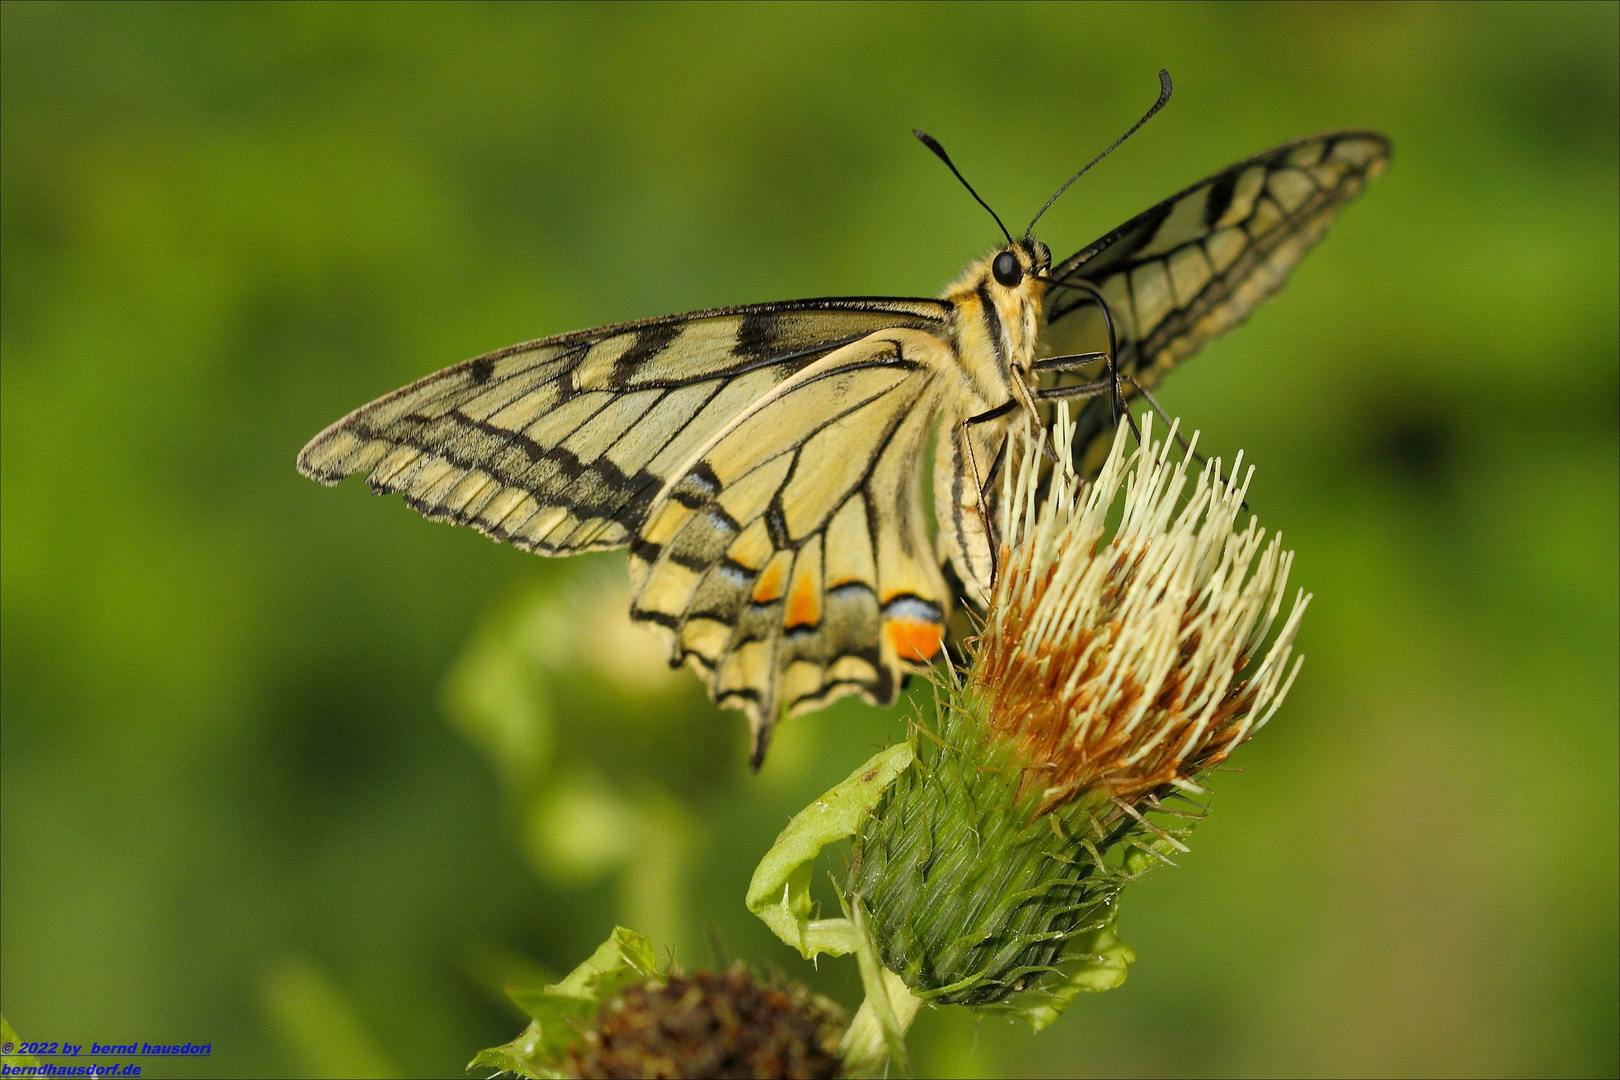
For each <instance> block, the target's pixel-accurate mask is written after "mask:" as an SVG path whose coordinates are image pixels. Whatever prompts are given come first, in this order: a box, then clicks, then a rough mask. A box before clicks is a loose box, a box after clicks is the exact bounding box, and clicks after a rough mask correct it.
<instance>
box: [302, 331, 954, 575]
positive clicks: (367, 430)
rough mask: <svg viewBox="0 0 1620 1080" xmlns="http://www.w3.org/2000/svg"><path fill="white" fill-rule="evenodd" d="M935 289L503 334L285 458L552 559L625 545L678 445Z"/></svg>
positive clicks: (703, 435) (689, 448)
mask: <svg viewBox="0 0 1620 1080" xmlns="http://www.w3.org/2000/svg"><path fill="white" fill-rule="evenodd" d="M943 313H944V305H942V304H941V303H939V302H938V301H935V300H899V299H894V300H887V299H885V300H869V299H851V300H805V301H797V302H790V303H783V304H764V305H755V306H751V307H741V308H730V309H722V310H717V311H706V312H698V313H695V314H691V315H678V316H671V317H667V318H662V319H651V320H647V321H644V322H638V323H626V324H623V325H619V326H611V327H604V328H600V329H596V330H587V331H582V332H579V333H573V334H563V335H560V336H558V337H553V338H546V339H543V340H540V341H534V342H529V343H527V344H524V345H515V346H512V347H511V348H508V349H502V350H501V351H499V352H495V353H490V354H489V355H487V356H481V357H478V358H477V359H474V360H469V361H467V362H466V363H463V364H458V365H457V366H455V367H452V368H447V369H446V370H444V371H441V372H439V373H437V374H435V375H429V376H428V377H427V378H425V379H422V380H420V381H419V382H416V383H413V384H412V385H410V386H407V387H405V388H404V389H402V390H399V391H396V392H395V393H393V394H389V395H388V396H387V397H384V398H381V399H379V400H377V401H375V402H373V403H371V404H370V405H366V406H364V407H362V408H360V409H357V410H356V411H355V412H353V413H351V414H349V415H348V416H346V417H344V418H343V419H342V420H339V421H338V422H337V423H336V424H333V425H332V426H331V427H329V428H327V429H326V430H325V431H323V432H322V433H321V434H319V435H317V436H316V437H315V438H314V439H313V440H311V442H310V443H309V445H308V446H306V447H305V448H304V450H303V452H302V453H301V454H300V455H299V458H298V467H299V469H300V470H301V471H302V472H303V473H304V474H305V475H307V476H310V477H313V478H314V479H317V480H320V481H321V482H323V483H328V484H333V483H336V482H338V481H339V480H341V479H343V478H344V477H345V476H351V475H354V474H357V473H366V474H368V480H369V482H370V484H371V486H372V488H373V489H375V490H376V491H378V492H380V493H387V492H395V491H397V492H401V493H402V494H403V495H404V496H405V499H406V501H407V502H408V503H409V504H410V505H411V507H412V508H413V509H415V510H416V511H417V512H418V513H421V514H423V515H424V516H426V517H429V518H433V519H435V520H443V521H451V522H454V523H456V524H465V525H471V526H473V527H474V528H477V529H479V530H480V531H481V532H484V533H486V534H488V535H490V536H492V537H494V538H495V539H497V540H504V541H508V542H510V543H513V544H515V545H517V546H518V547H522V548H525V549H528V550H532V551H538V552H540V553H542V554H547V555H556V554H567V553H571V552H576V551H589V550H595V549H600V548H612V547H620V546H622V545H624V544H626V543H628V542H629V541H630V539H631V537H632V536H633V535H634V534H635V531H636V529H637V528H638V527H639V526H640V525H641V522H642V521H643V520H644V518H645V516H646V514H647V512H648V510H649V509H650V508H651V505H652V500H653V497H654V496H655V495H656V494H657V493H658V492H659V491H660V490H661V489H662V488H663V487H664V485H665V483H666V482H667V481H668V480H669V479H670V475H671V473H672V472H673V471H674V470H675V469H676V468H677V467H679V466H680V465H683V464H685V463H686V461H687V459H688V458H689V457H690V456H691V453H692V452H693V451H694V450H695V449H696V448H697V447H699V446H700V445H702V444H703V443H704V441H705V440H707V439H708V438H709V437H710V436H712V435H713V434H714V433H715V432H716V431H718V430H719V429H720V428H721V426H722V425H724V424H725V423H726V422H728V421H730V420H731V419H733V418H734V417H735V416H736V415H737V414H738V413H739V412H740V411H742V410H743V409H744V408H746V407H747V406H748V405H749V404H751V403H752V402H754V401H756V400H757V399H758V398H760V397H761V396H763V395H764V394H766V393H768V392H769V391H770V390H771V389H772V388H773V387H775V386H777V385H778V384H780V383H781V382H782V381H783V380H784V379H786V378H788V377H789V376H790V375H792V374H793V373H794V372H796V371H798V370H800V369H802V368H803V367H805V366H806V365H808V364H810V363H812V362H814V361H815V360H816V359H817V358H819V357H821V356H825V355H826V354H827V353H829V352H831V351H832V350H834V349H838V348H840V347H842V346H844V345H847V344H849V343H850V342H852V341H857V340H859V339H860V338H862V337H865V336H866V335H868V334H870V333H872V332H873V331H874V330H878V329H882V328H890V327H901V328H904V327H933V326H937V325H938V324H939V320H940V318H941V317H942V315H943Z"/></svg>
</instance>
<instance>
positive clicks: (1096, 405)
mask: <svg viewBox="0 0 1620 1080" xmlns="http://www.w3.org/2000/svg"><path fill="white" fill-rule="evenodd" d="M1388 158H1389V143H1388V141H1387V140H1386V139H1384V138H1383V136H1381V135H1375V134H1372V133H1371V132H1363V131H1349V132H1336V133H1332V134H1327V135H1317V136H1313V137H1311V138H1308V139H1300V140H1298V141H1297V142H1292V143H1288V144H1286V145H1284V146H1279V147H1276V148H1275V149H1272V150H1268V151H1266V152H1265V153H1263V154H1258V155H1256V156H1255V157H1252V158H1249V159H1248V160H1246V161H1241V162H1238V163H1237V164H1236V165H1233V166H1232V167H1231V168H1229V169H1225V170H1223V171H1222V172H1219V173H1216V174H1215V175H1214V176H1211V177H1209V178H1208V179H1206V180H1204V181H1202V182H1200V183H1197V184H1194V185H1193V186H1192V187H1189V188H1187V189H1186V190H1185V191H1182V192H1181V193H1180V194H1178V195H1174V196H1172V197H1171V198H1168V199H1166V200H1165V201H1164V202H1161V203H1159V204H1158V205H1157V206H1155V207H1153V208H1152V209H1151V210H1148V211H1146V212H1144V213H1142V214H1138V215H1137V216H1136V217H1134V218H1132V219H1131V220H1130V221H1128V222H1126V223H1125V224H1124V225H1121V226H1120V227H1119V228H1117V229H1115V230H1114V231H1113V232H1110V233H1109V234H1108V235H1106V236H1104V237H1103V238H1102V239H1100V240H1098V241H1096V242H1095V243H1093V244H1090V245H1088V246H1087V247H1085V248H1082V249H1081V250H1080V251H1079V252H1077V253H1075V254H1074V255H1073V256H1071V257H1070V258H1068V259H1066V260H1064V261H1063V262H1062V263H1060V264H1058V265H1057V266H1055V267H1053V269H1052V278H1053V279H1054V284H1053V286H1052V288H1051V289H1050V290H1049V291H1048V293H1047V296H1046V303H1045V309H1044V316H1045V320H1046V325H1045V328H1044V331H1043V333H1042V345H1043V348H1042V352H1043V353H1045V354H1046V355H1051V356H1063V355H1072V354H1076V353H1086V352H1102V351H1105V350H1106V349H1107V348H1108V334H1107V327H1106V325H1105V323H1104V319H1103V314H1102V311H1101V309H1100V307H1099V306H1098V305H1097V304H1096V303H1095V302H1094V300H1093V299H1092V293H1091V291H1090V289H1095V290H1096V291H1097V292H1098V293H1100V294H1101V295H1102V297H1103V299H1104V300H1105V301H1106V302H1107V303H1108V306H1109V310H1110V312H1111V313H1112V315H1113V318H1114V324H1115V330H1116V333H1117V335H1118V345H1119V356H1118V362H1119V367H1120V370H1121V371H1122V372H1123V373H1124V374H1126V375H1130V376H1132V377H1134V378H1135V379H1136V380H1137V381H1139V382H1140V383H1141V384H1142V385H1143V386H1146V387H1147V388H1149V389H1152V388H1153V387H1154V386H1155V385H1157V383H1158V382H1159V381H1160V380H1161V379H1163V377H1164V376H1165V374H1166V373H1167V372H1168V371H1170V369H1171V368H1173V367H1174V366H1175V365H1176V364H1178V363H1180V362H1181V361H1182V360H1185V359H1186V358H1187V357H1189V356H1191V355H1192V354H1193V353H1194V352H1196V351H1197V350H1198V349H1199V348H1200V347H1202V346H1203V344H1204V343H1205V342H1207V341H1209V340H1210V339H1211V338H1214V337H1217V336H1219V335H1220V334H1222V333H1224V332H1225V331H1227V330H1229V329H1231V328H1232V327H1233V326H1236V325H1237V324H1238V323H1239V322H1241V321H1242V320H1243V319H1244V318H1245V317H1246V316H1247V315H1248V314H1249V312H1250V311H1252V310H1253V309H1254V308H1255V307H1256V306H1257V305H1258V304H1259V303H1260V302H1261V301H1263V300H1265V299H1266V298H1267V297H1269V296H1270V295H1271V294H1272V293H1274V292H1276V291H1277V290H1278V289H1279V288H1281V287H1282V285H1283V283H1284V282H1285V281H1287V279H1288V274H1289V271H1291V270H1292V269H1293V268H1294V266H1295V264H1297V263H1298V262H1299V261H1300V259H1302V258H1304V257H1305V254H1306V252H1308V251H1309V250H1310V249H1311V248H1312V247H1313V246H1314V245H1315V244H1316V243H1317V241H1319V240H1321V239H1322V236H1323V235H1324V234H1325V233H1326V231H1327V228H1328V226H1329V225H1330V224H1331V223H1332V221H1333V219H1334V217H1335V216H1336V215H1337V214H1338V211H1339V208H1340V207H1341V206H1343V205H1344V204H1345V203H1346V202H1348V201H1349V200H1350V199H1352V198H1354V197H1355V196H1356V195H1358V194H1360V192H1361V190H1362V188H1363V187H1364V186H1365V184H1366V182H1367V181H1368V180H1369V179H1371V178H1372V177H1375V176H1377V175H1378V174H1379V173H1380V172H1382V171H1383V168H1384V165H1385V164H1386V162H1387V161H1388ZM1086 286H1089V287H1090V288H1089V289H1088V288H1086ZM1099 374H1100V371H1098V370H1091V371H1086V372H1075V373H1071V374H1070V375H1068V376H1067V378H1068V379H1071V380H1075V381H1078V380H1080V379H1083V378H1096V377H1097V376H1098V375H1099ZM1132 390H1133V388H1132V387H1131V386H1130V385H1129V384H1127V385H1126V391H1127V393H1130V392H1131V391H1132ZM1078 420H1079V435H1080V437H1077V438H1076V440H1075V447H1076V453H1077V454H1078V455H1081V456H1082V457H1089V458H1096V459H1098V460H1100V454H1099V451H1100V449H1101V444H1102V443H1103V442H1104V441H1105V438H1104V436H1106V434H1107V433H1108V432H1111V430H1112V427H1113V417H1112V413H1111V411H1110V408H1109V404H1108V402H1107V400H1106V399H1102V398H1099V399H1097V400H1093V401H1091V402H1089V403H1087V405H1086V406H1085V407H1084V408H1083V409H1082V410H1080V411H1079V417H1078ZM1087 435H1092V436H1093V437H1091V438H1087V437H1086V436H1087ZM1088 447H1089V449H1090V453H1087V448H1088Z"/></svg>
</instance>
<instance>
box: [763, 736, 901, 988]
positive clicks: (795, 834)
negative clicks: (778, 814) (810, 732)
mask: <svg viewBox="0 0 1620 1080" xmlns="http://www.w3.org/2000/svg"><path fill="white" fill-rule="evenodd" d="M913 756H914V755H913V751H912V748H911V744H910V743H901V744H899V745H898V746H891V747H889V748H888V749H887V750H884V751H882V752H881V753H878V754H875V755H873V756H872V758H871V759H870V760H868V761H867V762H866V764H864V765H862V766H861V767H860V768H858V769H856V770H855V771H854V772H853V773H851V774H850V775H849V779H847V780H845V781H844V782H843V783H842V784H839V785H838V786H837V787H835V788H833V789H832V790H831V791H829V792H827V793H826V794H825V795H823V796H822V797H821V798H819V799H817V800H816V801H815V802H813V803H811V804H810V805H809V806H807V807H805V808H804V809H803V810H801V811H799V813H798V814H797V815H795V816H794V818H793V820H792V821H790V822H788V826H787V828H785V829H783V830H782V834H781V835H780V836H778V837H777V838H776V843H775V845H774V846H772V848H771V850H770V851H768V852H766V853H765V858H763V859H761V860H760V863H759V866H758V867H757V868H756V869H755V870H754V879H753V880H752V881H751V882H749V884H748V910H749V911H752V912H753V913H754V914H755V915H758V916H759V917H760V918H761V919H763V920H764V922H765V925H766V926H769V927H770V928H771V930H772V931H773V932H774V933H775V934H776V936H777V937H779V938H781V939H782V940H783V941H785V942H787V943H788V944H789V945H792V946H793V947H794V948H795V949H798V950H799V953H800V954H801V955H802V956H803V957H804V958H805V959H806V960H809V959H811V958H813V957H814V956H816V955H817V954H818V953H828V954H829V955H832V956H844V955H846V954H848V953H852V952H854V951H855V950H856V945H857V940H856V934H855V926H854V924H853V923H851V922H850V921H849V920H848V919H811V917H810V914H811V910H812V905H811V902H810V870H811V867H812V865H813V864H814V863H815V861H816V856H818V855H820V854H821V849H822V848H824V847H826V846H827V845H828V844H833V843H837V842H838V841H839V840H842V839H844V838H845V837H848V836H853V835H855V830H856V829H858V828H859V827H860V823H861V819H862V818H864V817H865V816H866V815H867V814H869V813H870V812H871V810H872V808H873V807H874V806H876V805H877V801H878V799H879V798H881V797H882V795H883V791H884V789H885V788H887V787H888V786H889V784H891V783H892V782H893V781H894V778H895V777H897V776H899V775H900V774H901V773H902V772H904V771H905V769H906V767H907V766H908V765H910V764H911V762H912V758H913Z"/></svg>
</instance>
